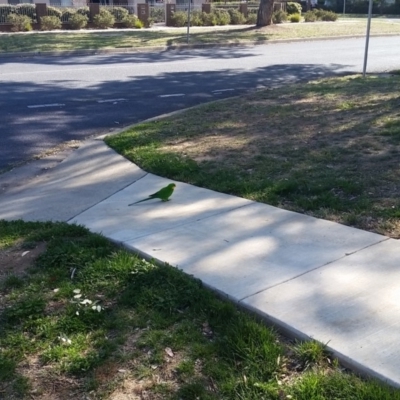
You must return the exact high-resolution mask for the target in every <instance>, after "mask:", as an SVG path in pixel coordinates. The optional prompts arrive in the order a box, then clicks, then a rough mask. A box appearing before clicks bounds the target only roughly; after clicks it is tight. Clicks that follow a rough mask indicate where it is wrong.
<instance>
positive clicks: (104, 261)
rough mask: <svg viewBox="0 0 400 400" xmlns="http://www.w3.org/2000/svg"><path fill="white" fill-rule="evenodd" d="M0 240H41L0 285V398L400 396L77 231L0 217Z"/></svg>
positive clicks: (12, 247)
mask: <svg viewBox="0 0 400 400" xmlns="http://www.w3.org/2000/svg"><path fill="white" fill-rule="evenodd" d="M0 239H1V243H2V245H1V246H0V260H1V256H2V254H3V253H4V252H7V254H8V256H10V255H11V256H12V255H14V254H15V255H16V256H18V255H19V254H20V252H21V250H23V248H24V244H25V243H28V244H29V247H30V248H31V249H33V250H32V251H34V249H35V245H37V246H39V245H42V244H43V243H45V244H46V246H45V247H44V249H45V250H43V251H42V252H41V254H39V255H38V257H37V259H36V261H34V262H33V264H32V265H31V266H29V267H28V268H27V269H26V270H25V271H24V273H23V274H22V275H20V276H19V278H18V281H14V282H11V281H12V280H10V279H9V282H8V284H4V279H3V280H2V281H0V288H1V290H0V392H1V395H2V396H4V398H10V399H12V398H31V397H36V396H44V397H46V396H47V398H49V397H51V396H52V395H54V393H55V391H56V392H57V394H58V395H60V396H61V397H63V398H70V397H74V396H75V397H79V398H80V397H82V396H84V395H86V396H90V397H94V398H102V399H107V398H115V397H116V396H122V398H124V397H123V396H125V397H127V396H128V395H137V396H138V397H139V396H141V395H144V393H145V392H146V393H147V396H151V398H162V399H176V400H177V399H188V400H189V399H190V400H192V399H194V398H199V399H273V400H280V399H282V398H294V399H307V400H310V399H311V400H313V399H315V400H323V399H332V400H333V399H340V398H343V399H344V398H345V399H348V400H352V399H354V400H356V399H357V400H358V399H360V400H361V399H365V400H367V399H368V400H374V399H376V400H382V399H392V400H396V399H400V392H399V391H396V390H394V389H391V388H389V387H387V386H385V385H383V384H381V383H378V382H375V381H366V380H362V379H360V378H359V377H357V376H355V375H353V374H350V373H348V372H346V371H344V370H343V369H341V368H340V366H339V365H338V363H337V362H335V361H334V360H332V358H331V357H330V355H329V354H328V353H327V352H326V350H325V347H324V346H321V345H319V344H317V343H315V342H310V343H295V344H291V343H289V342H288V341H287V340H286V339H283V338H282V337H280V336H279V335H278V334H277V333H276V332H274V331H273V330H271V329H269V328H267V327H266V326H264V325H263V324H261V323H259V322H257V321H256V320H255V319H254V318H253V317H252V316H250V315H248V314H247V313H244V312H242V311H240V310H238V309H237V308H235V307H234V306H233V305H232V304H231V303H228V302H226V301H223V300H221V299H219V298H217V297H216V296H215V295H214V294H212V293H211V292H210V291H208V290H206V289H205V288H203V287H202V284H201V282H199V281H198V280H195V279H192V278H191V277H189V276H187V275H185V274H183V273H182V272H181V271H179V270H177V269H175V268H172V267H169V266H157V265H154V264H152V263H149V262H146V261H144V260H142V259H140V258H138V257H137V256H135V255H132V254H130V253H127V252H126V251H124V250H121V249H118V248H117V247H115V246H114V245H112V244H110V243H109V242H108V241H107V240H106V239H104V238H103V237H101V236H99V235H94V234H90V233H89V232H88V231H87V230H85V229H84V228H82V227H79V226H74V225H67V224H63V223H56V224H51V223H23V222H21V221H14V222H5V221H0ZM17 258H18V257H17ZM72 270H75V273H74V274H73V275H72V274H71V271H72ZM20 272H21V271H20ZM0 280H1V279H0ZM16 282H17V284H16ZM93 308H94V309H93ZM328 358H330V359H331V360H332V362H330V363H328V362H327V359H328ZM290 396H292V397H290ZM120 398H121V397H120Z"/></svg>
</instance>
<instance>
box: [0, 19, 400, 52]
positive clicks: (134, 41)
mask: <svg viewBox="0 0 400 400" xmlns="http://www.w3.org/2000/svg"><path fill="white" fill-rule="evenodd" d="M365 29H366V18H357V19H354V20H348V19H343V20H339V21H338V22H335V23H301V24H290V23H288V24H280V25H273V26H269V27H265V28H262V29H256V28H255V27H253V26H249V27H244V28H242V27H240V28H237V27H234V26H231V27H229V28H224V29H221V28H220V29H210V28H204V29H203V28H197V27H192V28H191V30H190V32H191V33H190V43H191V44H210V43H214V44H224V43H244V42H259V43H262V42H266V41H270V40H281V39H304V38H318V37H332V36H356V35H365ZM371 34H372V35H382V34H400V24H398V23H393V22H390V21H388V20H384V19H376V20H374V21H373V23H372V26H371ZM186 39H187V38H186V29H185V28H184V29H177V28H170V29H167V30H162V31H160V30H134V31H122V32H121V31H120V32H118V31H111V32H110V31H106V32H85V33H78V32H76V33H67V32H66V33H35V32H33V33H29V34H15V33H10V34H7V35H2V38H1V41H0V53H1V52H17V51H35V52H43V51H73V50H85V49H93V50H98V49H118V48H121V49H123V48H138V47H154V46H176V45H182V44H186Z"/></svg>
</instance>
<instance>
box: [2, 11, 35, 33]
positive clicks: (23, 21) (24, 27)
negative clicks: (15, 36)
mask: <svg viewBox="0 0 400 400" xmlns="http://www.w3.org/2000/svg"><path fill="white" fill-rule="evenodd" d="M7 22H8V23H9V24H11V25H12V27H11V30H12V31H13V32H24V31H31V30H32V20H31V19H30V18H29V17H28V16H27V15H17V14H10V15H9V16H8V17H7Z"/></svg>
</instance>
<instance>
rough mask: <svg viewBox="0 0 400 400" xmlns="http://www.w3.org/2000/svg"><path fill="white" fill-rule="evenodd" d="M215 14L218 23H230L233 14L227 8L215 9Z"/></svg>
mask: <svg viewBox="0 0 400 400" xmlns="http://www.w3.org/2000/svg"><path fill="white" fill-rule="evenodd" d="M213 14H214V15H215V17H216V18H217V25H229V24H230V22H231V16H230V14H229V12H228V11H226V10H218V9H217V10H214V11H213Z"/></svg>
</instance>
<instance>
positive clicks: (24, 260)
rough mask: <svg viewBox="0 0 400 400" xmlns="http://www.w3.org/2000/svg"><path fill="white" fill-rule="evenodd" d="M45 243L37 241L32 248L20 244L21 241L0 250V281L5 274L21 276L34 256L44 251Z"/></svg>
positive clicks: (31, 262)
mask: <svg viewBox="0 0 400 400" xmlns="http://www.w3.org/2000/svg"><path fill="white" fill-rule="evenodd" d="M46 247H47V246H46V243H38V244H37V245H35V247H34V248H32V249H26V248H24V247H23V246H22V241H20V242H18V243H16V244H15V245H14V246H12V247H10V248H7V249H2V250H0V282H1V281H2V280H4V279H5V278H6V277H7V276H10V275H15V276H19V277H22V276H23V275H25V274H26V270H27V269H28V268H29V267H31V266H32V265H33V263H34V261H35V260H36V258H37V257H38V256H39V255H40V254H42V253H44V252H45V251H46Z"/></svg>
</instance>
